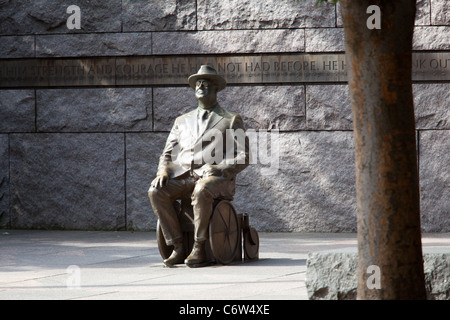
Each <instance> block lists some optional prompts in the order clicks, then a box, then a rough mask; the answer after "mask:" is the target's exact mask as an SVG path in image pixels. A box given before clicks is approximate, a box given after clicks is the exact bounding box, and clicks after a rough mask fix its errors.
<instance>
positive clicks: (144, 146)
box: [126, 133, 168, 231]
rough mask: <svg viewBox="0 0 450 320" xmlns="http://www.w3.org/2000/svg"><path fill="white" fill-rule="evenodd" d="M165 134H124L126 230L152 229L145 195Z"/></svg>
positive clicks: (164, 140)
mask: <svg viewBox="0 0 450 320" xmlns="http://www.w3.org/2000/svg"><path fill="white" fill-rule="evenodd" d="M167 136H168V134H167V133H127V134H126V162H127V179H126V180H127V181H126V188H127V230H138V231H148V230H155V229H156V221H157V218H156V215H155V214H154V213H153V210H152V206H151V204H150V200H149V199H148V195H147V191H148V189H149V187H150V183H151V182H152V180H153V179H154V178H155V176H156V170H157V168H158V161H159V156H160V155H161V153H162V151H163V149H164V145H165V143H166V139H167Z"/></svg>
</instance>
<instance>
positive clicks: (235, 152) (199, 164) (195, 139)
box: [158, 104, 249, 183]
mask: <svg viewBox="0 0 450 320" xmlns="http://www.w3.org/2000/svg"><path fill="white" fill-rule="evenodd" d="M198 110H199V109H198V108H197V109H195V110H193V111H191V112H189V113H186V114H184V115H182V116H180V117H178V118H177V119H176V120H175V122H174V125H173V127H172V130H171V131H170V134H169V137H168V138H167V142H166V146H165V148H164V151H163V153H162V155H161V157H160V160H159V165H158V173H160V172H166V173H167V174H168V175H169V176H170V177H171V178H177V177H180V176H182V175H183V174H185V173H187V172H189V171H191V172H192V171H193V172H195V173H196V174H198V175H199V176H202V173H203V170H204V168H205V166H206V165H207V164H213V165H214V164H218V165H219V167H220V168H221V169H222V175H223V177H225V178H229V179H230V181H232V182H233V183H234V181H235V179H234V178H235V176H236V174H237V173H239V172H240V171H242V170H243V169H244V168H245V167H247V166H248V164H249V142H248V138H247V136H246V135H245V129H244V125H243V121H242V118H241V116H240V115H239V114H237V113H233V112H229V111H226V110H224V109H222V108H221V107H220V106H219V105H218V104H217V105H216V106H215V108H214V109H213V110H212V111H211V115H210V117H209V121H208V122H207V125H206V127H204V128H199V124H198V122H199V120H198ZM227 129H232V130H227ZM220 151H222V152H220ZM221 153H222V154H221ZM212 158H213V159H212Z"/></svg>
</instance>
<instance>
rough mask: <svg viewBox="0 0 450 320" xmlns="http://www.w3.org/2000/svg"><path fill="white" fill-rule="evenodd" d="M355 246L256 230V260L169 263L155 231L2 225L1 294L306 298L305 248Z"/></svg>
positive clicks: (429, 240) (449, 237)
mask: <svg viewBox="0 0 450 320" xmlns="http://www.w3.org/2000/svg"><path fill="white" fill-rule="evenodd" d="M423 243H424V246H429V247H439V246H447V247H448V246H450V234H449V233H444V234H427V235H424V240H423ZM355 246H356V234H350V233H347V234H345V233H339V234H336V233H334V234H330V233H321V234H318V233H313V234H305V233H260V260H259V261H256V262H250V263H237V264H233V265H228V266H222V265H214V266H210V267H206V268H199V269H190V268H187V267H185V266H184V265H180V266H179V267H176V268H166V267H164V265H163V264H162V260H161V257H160V255H159V252H158V248H157V244H156V235H155V233H154V232H97V231H95V232H86V231H24V230H0V299H1V300H5V299H20V300H22V299H58V300H60V299H89V300H92V299H103V300H111V299H164V300H180V299H187V300H190V299H200V300H203V299H208V300H219V299H227V300H236V299H237V300H240V299H246V300H247V299H255V300H265V299H271V300H303V299H307V292H306V287H305V273H306V259H307V255H308V252H312V251H319V250H330V249H338V248H345V247H355ZM77 275H79V278H78V277H77ZM77 279H79V286H78V287H77Z"/></svg>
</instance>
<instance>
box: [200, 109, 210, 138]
mask: <svg viewBox="0 0 450 320" xmlns="http://www.w3.org/2000/svg"><path fill="white" fill-rule="evenodd" d="M208 118H209V112H208V110H203V109H202V110H200V112H199V119H198V133H199V134H201V133H202V132H203V131H205V129H206V126H207V124H208Z"/></svg>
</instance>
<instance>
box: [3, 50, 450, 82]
mask: <svg viewBox="0 0 450 320" xmlns="http://www.w3.org/2000/svg"><path fill="white" fill-rule="evenodd" d="M202 64H210V65H212V66H213V67H215V68H216V69H217V71H218V72H219V73H220V74H222V75H224V76H225V78H226V79H227V81H228V83H229V84H251V83H268V84H270V83H308V82H319V83H320V82H346V81H347V72H346V63H345V55H344V54H287V55H275V54H273V55H248V56H187V57H180V56H165V57H164V56H149V57H125V58H124V57H117V58H79V59H20V60H0V87H3V88H10V87H67V86H70V87H72V86H133V85H140V86H141V85H163V86H164V85H187V78H188V76H189V75H191V74H193V73H196V72H197V70H198V69H199V67H200V65H202ZM412 75H413V80H415V81H448V80H450V53H448V52H444V53H442V52H440V53H432V52H424V53H414V54H413V70H412Z"/></svg>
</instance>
